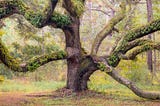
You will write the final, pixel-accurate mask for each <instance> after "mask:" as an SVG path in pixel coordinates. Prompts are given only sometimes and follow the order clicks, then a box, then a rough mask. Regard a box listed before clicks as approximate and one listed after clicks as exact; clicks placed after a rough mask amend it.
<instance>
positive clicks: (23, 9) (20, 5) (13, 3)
mask: <svg viewBox="0 0 160 106" xmlns="http://www.w3.org/2000/svg"><path fill="white" fill-rule="evenodd" d="M30 2H31V1H24V0H2V1H0V19H2V18H4V17H7V16H9V15H12V14H14V13H18V14H21V15H23V16H24V17H25V18H26V19H27V20H28V21H29V22H30V23H31V24H32V25H34V26H36V27H42V26H43V25H45V24H46V22H47V21H48V19H49V18H50V16H51V14H52V13H53V10H54V8H55V6H56V4H57V0H56V1H55V0H54V1H52V0H47V1H43V2H44V3H41V4H42V5H41V6H40V5H36V4H29V3H30ZM35 7H36V8H35Z"/></svg>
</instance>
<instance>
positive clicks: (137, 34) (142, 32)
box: [107, 19, 160, 67]
mask: <svg viewBox="0 0 160 106" xmlns="http://www.w3.org/2000/svg"><path fill="white" fill-rule="evenodd" d="M158 30H160V19H157V20H154V21H152V22H150V23H148V24H146V25H144V26H141V27H139V28H136V29H133V30H131V31H129V32H128V33H127V34H125V35H124V37H123V38H122V39H121V40H120V41H119V43H118V45H117V47H116V48H115V49H114V51H113V52H112V53H111V55H110V57H109V58H107V60H108V62H109V63H108V64H109V65H111V66H113V67H116V66H117V65H118V64H119V62H120V57H119V56H118V55H119V54H124V53H125V52H127V51H126V48H125V47H126V44H127V43H130V42H132V41H133V42H134V40H135V39H138V38H142V37H144V36H146V35H147V34H150V33H153V32H156V31H158ZM135 42H136V41H135Z"/></svg>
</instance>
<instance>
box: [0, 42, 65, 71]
mask: <svg viewBox="0 0 160 106" xmlns="http://www.w3.org/2000/svg"><path fill="white" fill-rule="evenodd" d="M65 58H67V54H66V52H64V51H57V52H55V53H52V54H46V55H42V56H39V57H36V58H33V59H31V60H29V61H28V62H26V63H21V62H20V61H18V60H16V59H15V58H14V57H12V56H11V55H10V54H9V51H8V50H7V48H6V47H5V46H4V45H3V43H2V41H0V60H1V62H3V63H4V64H5V65H6V66H7V67H9V68H10V69H12V70H14V71H18V72H27V71H33V70H35V69H37V68H38V67H40V66H42V65H44V64H46V63H48V62H50V61H54V60H62V59H65Z"/></svg>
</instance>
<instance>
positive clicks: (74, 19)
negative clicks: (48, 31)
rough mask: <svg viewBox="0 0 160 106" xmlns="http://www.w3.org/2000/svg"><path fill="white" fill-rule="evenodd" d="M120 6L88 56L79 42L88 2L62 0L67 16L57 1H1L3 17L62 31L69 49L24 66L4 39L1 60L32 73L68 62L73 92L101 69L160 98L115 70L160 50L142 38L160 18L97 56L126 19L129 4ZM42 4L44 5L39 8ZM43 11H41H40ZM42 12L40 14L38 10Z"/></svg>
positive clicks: (140, 92) (69, 85)
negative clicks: (16, 16)
mask: <svg viewBox="0 0 160 106" xmlns="http://www.w3.org/2000/svg"><path fill="white" fill-rule="evenodd" d="M116 2H117V4H118V5H119V9H118V11H117V12H116V13H115V16H114V17H113V18H111V19H110V21H109V22H108V23H107V24H106V25H105V27H104V28H103V29H102V30H101V31H100V32H99V33H98V34H97V36H96V37H95V40H94V42H93V45H92V50H91V53H90V54H87V53H86V52H85V50H84V49H83V47H82V46H81V42H80V33H79V31H80V18H81V16H82V15H83V13H84V9H85V8H84V7H85V0H63V8H64V9H65V10H66V12H65V13H66V14H61V13H58V12H56V11H55V7H56V5H57V3H58V0H44V1H38V3H34V2H32V1H30V0H28V1H23V0H2V1H0V18H1V19H2V18H5V17H8V16H9V15H12V14H14V13H18V14H21V15H23V16H24V17H25V18H26V19H27V20H28V21H29V22H30V23H31V24H32V25H34V26H35V27H39V28H42V27H44V26H46V25H51V26H53V27H55V28H60V29H62V31H63V32H64V35H65V40H66V42H65V43H66V49H65V50H60V51H57V52H54V53H51V54H47V55H42V56H38V57H36V58H33V59H31V60H29V61H27V62H25V63H21V62H20V61H18V60H16V59H15V58H13V57H12V56H11V55H10V54H9V52H8V50H7V48H6V47H5V45H4V44H3V42H2V40H1V41H0V59H1V61H2V62H3V63H4V64H5V65H6V66H8V67H9V68H11V69H12V70H15V71H18V72H27V71H33V70H35V69H36V68H38V67H40V66H41V65H44V64H46V63H48V62H50V61H54V60H60V59H66V60H67V85H66V88H67V89H71V90H73V91H74V92H77V91H82V90H86V89H87V81H88V80H89V77H90V76H91V75H92V74H93V73H94V72H95V71H96V70H98V69H99V70H101V71H103V72H105V73H106V74H108V75H110V76H111V77H112V78H113V79H115V80H116V81H118V82H120V83H121V84H123V85H125V86H127V87H128V88H129V89H131V90H132V91H133V92H134V93H135V94H136V95H138V96H140V97H143V98H149V99H160V93H155V92H148V91H143V90H141V89H139V88H138V87H137V86H136V85H135V84H134V83H133V82H131V81H129V80H127V79H125V78H123V77H122V76H120V75H119V74H118V72H117V71H116V67H117V65H118V64H119V62H120V60H123V59H124V60H133V59H135V57H136V56H137V55H138V54H140V53H142V52H145V51H148V50H153V49H157V50H159V49H160V43H159V42H153V41H152V40H148V39H144V38H142V37H144V36H146V35H148V34H151V33H153V32H156V31H158V30H160V19H157V20H155V21H152V22H150V23H148V24H146V25H144V26H142V27H138V28H135V29H132V30H130V31H128V32H126V33H125V34H124V35H123V37H122V38H121V39H120V40H119V41H118V42H117V45H116V46H115V47H113V50H112V51H111V52H110V53H109V55H107V56H106V55H104V56H99V55H97V53H98V50H99V47H100V45H101V43H102V41H103V40H104V39H105V38H106V37H107V36H108V35H109V34H110V33H112V32H113V31H114V29H115V26H116V25H117V24H118V23H119V22H120V21H121V20H123V19H124V18H125V16H126V12H127V10H126V6H127V3H126V2H124V1H122V2H121V1H116ZM40 4H41V5H40ZM39 9H40V10H39ZM38 10H39V11H38Z"/></svg>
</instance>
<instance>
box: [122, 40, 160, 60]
mask: <svg viewBox="0 0 160 106" xmlns="http://www.w3.org/2000/svg"><path fill="white" fill-rule="evenodd" d="M153 49H155V50H160V43H154V42H149V43H145V44H143V45H142V46H137V47H135V48H133V49H131V50H130V51H128V52H127V53H126V55H124V56H123V55H122V56H121V59H124V60H133V59H135V57H136V56H137V55H138V54H140V53H142V52H146V51H149V50H153Z"/></svg>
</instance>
